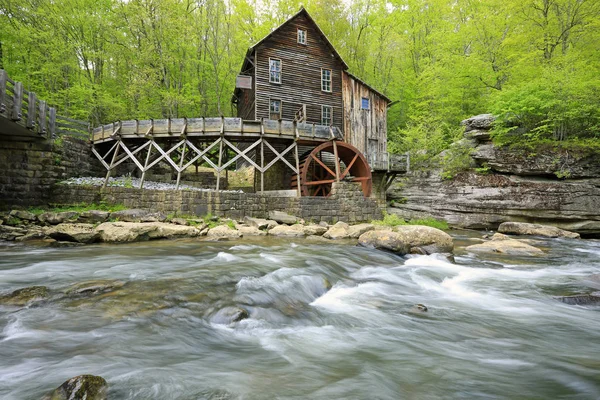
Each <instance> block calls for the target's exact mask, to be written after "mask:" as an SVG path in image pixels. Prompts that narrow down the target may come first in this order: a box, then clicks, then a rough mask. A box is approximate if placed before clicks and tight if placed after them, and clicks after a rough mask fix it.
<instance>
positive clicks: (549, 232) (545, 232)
mask: <svg viewBox="0 0 600 400" xmlns="http://www.w3.org/2000/svg"><path fill="white" fill-rule="evenodd" d="M498 232H500V233H510V234H513V235H534V236H545V237H551V238H556V237H565V238H570V239H579V237H580V235H579V234H578V233H575V232H569V231H566V230H564V229H560V228H557V227H555V226H549V225H540V224H528V223H525V222H503V223H501V224H500V226H499V227H498Z"/></svg>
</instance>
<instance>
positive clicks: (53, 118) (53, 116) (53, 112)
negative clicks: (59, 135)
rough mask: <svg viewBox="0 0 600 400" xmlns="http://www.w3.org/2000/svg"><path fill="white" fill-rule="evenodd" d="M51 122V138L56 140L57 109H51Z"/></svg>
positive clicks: (49, 122)
mask: <svg viewBox="0 0 600 400" xmlns="http://www.w3.org/2000/svg"><path fill="white" fill-rule="evenodd" d="M49 112H50V120H49V121H48V124H49V125H50V127H49V128H50V137H51V138H54V136H56V108H54V107H50V110H49Z"/></svg>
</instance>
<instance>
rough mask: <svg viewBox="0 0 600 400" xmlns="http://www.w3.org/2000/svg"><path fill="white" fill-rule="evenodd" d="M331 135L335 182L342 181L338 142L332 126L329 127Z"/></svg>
mask: <svg viewBox="0 0 600 400" xmlns="http://www.w3.org/2000/svg"><path fill="white" fill-rule="evenodd" d="M329 135H330V136H331V142H332V144H333V157H334V158H335V181H336V182H339V181H340V157H339V156H338V148H337V142H336V140H335V134H334V133H333V129H332V128H331V126H330V127H329Z"/></svg>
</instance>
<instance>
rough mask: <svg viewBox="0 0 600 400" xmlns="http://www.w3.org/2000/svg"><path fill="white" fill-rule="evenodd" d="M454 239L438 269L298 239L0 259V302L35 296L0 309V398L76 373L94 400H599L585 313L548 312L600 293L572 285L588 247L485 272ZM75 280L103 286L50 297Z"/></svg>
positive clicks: (11, 252) (574, 244) (549, 247)
mask: <svg viewBox="0 0 600 400" xmlns="http://www.w3.org/2000/svg"><path fill="white" fill-rule="evenodd" d="M476 236H477V237H480V236H481V234H477V235H476ZM454 237H455V244H456V245H457V250H456V251H455V253H456V263H455V264H453V263H450V262H449V261H448V260H446V259H445V258H443V257H441V256H414V257H407V258H402V257H399V256H396V255H392V254H388V253H384V252H380V251H375V250H369V249H364V248H360V247H355V246H353V245H349V244H343V243H336V242H330V243H328V244H323V243H316V242H311V241H308V240H300V239H299V240H295V241H291V240H288V241H283V240H274V239H260V240H258V239H257V240H255V241H253V240H246V239H244V240H241V241H237V242H199V241H192V240H189V241H161V242H145V243H137V244H130V245H92V246H85V247H75V248H66V249H50V248H36V247H28V246H19V245H8V244H1V245H0V294H4V293H8V292H11V291H12V290H15V289H18V288H22V287H26V286H32V285H44V286H47V287H48V288H50V289H51V290H52V295H51V298H50V299H48V300H47V301H44V302H39V303H35V304H33V305H31V306H29V307H26V308H20V307H14V306H6V305H5V306H0V398H1V399H19V400H22V399H39V398H40V397H42V396H43V395H44V394H46V393H48V392H50V391H52V390H53V389H54V388H56V387H58V386H59V385H60V384H61V383H62V382H64V381H65V380H67V379H69V378H71V377H73V376H76V375H81V374H93V375H100V376H102V377H104V378H105V379H106V380H107V381H108V383H109V393H108V394H109V399H186V400H188V399H189V400H192V399H475V398H486V399H559V398H563V399H599V398H600V307H598V306H595V307H594V306H574V305H567V304H564V303H562V302H560V301H558V300H557V299H555V298H554V296H559V295H565V294H575V293H589V292H592V291H594V290H599V289H600V288H596V289H590V288H588V287H586V286H585V285H584V284H582V283H581V282H582V281H585V278H586V277H587V276H589V275H592V274H597V273H599V272H600V241H596V240H566V239H550V240H539V241H537V242H536V244H535V245H536V246H538V247H541V248H543V249H544V250H545V251H546V252H547V255H546V256H544V257H538V258H518V257H495V258H494V257H491V256H482V255H475V254H470V253H468V252H465V251H464V250H463V249H462V248H463V247H461V246H464V245H467V244H474V243H475V241H474V234H470V233H466V232H460V231H459V233H457V234H454ZM89 280H118V281H120V283H119V284H118V285H117V286H115V287H113V288H112V289H108V290H107V291H105V292H103V293H96V294H85V293H84V294H81V295H65V294H64V292H65V291H66V290H67V288H68V287H69V285H73V284H75V283H80V282H83V281H89ZM416 304H424V305H425V306H426V307H427V308H428V311H427V312H423V311H422V310H419V309H418V308H417V307H415V305H416ZM239 308H242V309H245V310H247V311H248V313H249V318H246V319H243V320H240V321H237V322H232V319H234V318H232V315H233V314H235V312H237V311H238V309H239Z"/></svg>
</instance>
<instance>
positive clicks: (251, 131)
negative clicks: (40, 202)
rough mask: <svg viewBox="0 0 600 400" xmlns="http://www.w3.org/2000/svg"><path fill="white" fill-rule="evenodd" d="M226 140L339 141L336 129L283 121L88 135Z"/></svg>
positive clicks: (206, 121)
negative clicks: (225, 138)
mask: <svg viewBox="0 0 600 400" xmlns="http://www.w3.org/2000/svg"><path fill="white" fill-rule="evenodd" d="M180 136H185V137H188V138H192V137H194V138H198V137H206V138H207V139H208V138H214V137H220V136H223V137H227V138H230V139H234V140H236V141H243V140H245V139H248V140H252V139H256V138H259V137H264V138H273V139H277V138H278V139H289V140H298V141H303V142H314V143H319V142H325V141H328V140H332V139H333V140H342V139H343V135H342V133H341V132H340V130H339V129H338V128H335V127H330V126H325V125H317V124H308V123H303V122H297V123H296V122H293V121H286V120H267V119H264V120H260V121H249V120H242V119H241V118H228V117H227V118H225V117H221V118H170V119H157V120H130V121H120V122H115V123H113V124H108V125H103V126H100V127H97V128H95V129H94V130H93V131H92V142H93V143H94V144H100V143H104V142H110V141H113V140H117V139H118V138H120V139H121V140H123V139H140V138H150V137H151V138H178V137H180Z"/></svg>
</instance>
